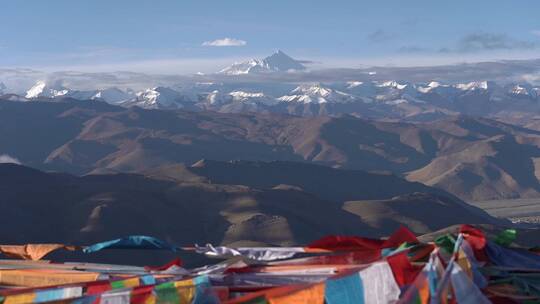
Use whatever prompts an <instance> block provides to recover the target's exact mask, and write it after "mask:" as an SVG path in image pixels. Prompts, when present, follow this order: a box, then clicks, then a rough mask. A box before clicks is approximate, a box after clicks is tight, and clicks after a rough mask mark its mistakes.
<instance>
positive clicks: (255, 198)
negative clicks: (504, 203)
mask: <svg viewBox="0 0 540 304" xmlns="http://www.w3.org/2000/svg"><path fill="white" fill-rule="evenodd" d="M283 166H284V164H282V163H266V164H264V163H246V164H239V165H238V168H236V165H235V164H234V163H233V164H232V165H231V164H221V163H215V162H212V163H211V164H206V165H205V167H204V168H206V170H207V171H205V172H202V173H201V172H198V171H197V170H200V169H201V167H198V168H189V171H192V170H193V172H195V173H193V172H192V173H191V174H192V175H191V176H190V181H182V179H183V177H186V176H187V175H184V174H180V175H179V176H180V178H178V177H177V178H176V179H175V178H166V179H165V178H162V177H163V176H164V175H160V176H161V178H159V179H156V178H151V177H148V176H143V175H135V174H112V175H87V176H83V177H76V176H72V175H66V174H58V173H44V172H41V171H37V170H34V169H30V168H27V167H23V166H19V165H12V164H1V165H0V192H1V193H2V198H1V199H0V208H1V210H2V212H1V213H0V221H1V222H2V223H3V229H2V231H1V232H0V241H1V243H21V242H70V243H82V244H87V243H91V242H96V241H102V240H106V239H112V238H117V237H121V236H126V235H132V234H144V235H152V236H155V237H159V238H161V239H164V240H167V241H169V242H173V243H175V244H179V245H189V244H193V243H206V242H211V243H214V244H220V243H223V244H232V243H234V244H242V243H249V244H253V243H255V244H277V245H292V244H306V243H308V242H310V241H311V240H313V239H316V238H319V237H322V236H324V235H327V234H349V235H350V234H358V231H362V235H366V236H373V237H375V236H377V237H379V236H385V235H388V234H389V233H391V231H392V230H393V229H394V228H395V226H396V225H397V223H405V224H407V223H411V221H409V220H403V219H406V218H411V220H414V221H415V223H417V224H415V225H412V226H411V228H412V229H413V230H414V231H415V232H419V233H425V232H430V231H432V230H435V229H441V228H443V227H445V226H446V225H448V224H459V223H463V222H464V221H466V222H468V223H489V224H496V225H501V224H505V222H503V221H500V220H497V219H494V218H492V217H490V216H488V215H487V214H486V213H484V212H483V211H481V210H480V209H477V208H475V207H471V206H469V205H467V204H465V203H463V202H462V201H460V200H459V199H456V198H454V197H452V196H451V195H449V194H446V193H444V192H442V191H440V190H436V189H429V187H426V186H423V185H419V184H417V183H410V182H406V181H403V180H401V181H399V183H400V185H401V186H400V187H399V189H397V188H396V189H394V193H393V194H396V195H398V196H397V197H394V198H392V199H391V201H399V204H400V207H399V208H405V206H407V205H409V206H411V207H412V208H414V209H415V210H416V209H418V208H420V207H421V208H422V209H423V212H421V213H415V212H409V213H407V212H402V211H401V209H399V208H397V209H396V210H398V211H397V212H400V214H401V216H400V217H396V218H395V219H389V218H388V214H389V213H388V210H386V209H384V208H383V209H377V208H373V207H372V205H373V204H372V203H371V202H366V203H365V205H364V203H361V202H347V203H345V200H348V201H353V200H354V201H358V200H365V199H379V198H380V199H383V198H386V197H387V195H388V191H386V189H385V188H384V187H380V186H378V185H379V184H380V183H382V184H384V183H385V182H388V185H389V186H392V185H395V184H396V183H398V181H396V179H397V178H396V177H393V176H388V175H377V174H368V173H364V172H357V171H346V170H337V169H330V168H324V167H320V166H314V165H302V166H300V167H296V168H295V170H296V171H297V174H296V175H297V176H300V175H304V176H309V175H311V174H315V173H316V174H317V175H318V176H317V178H315V179H305V180H303V184H300V185H295V186H285V185H283V184H281V185H279V184H276V185H275V186H273V185H274V180H275V181H276V183H277V181H279V180H282V181H284V182H292V183H295V180H294V177H293V178H292V179H290V178H288V177H287V175H288V173H289V172H287V171H283V172H282V173H281V175H280V174H278V172H279V171H281V169H282V168H283ZM204 168H203V169H204ZM250 168H251V169H250ZM261 168H262V169H261ZM168 170H169V172H172V171H174V169H171V168H168ZM249 170H254V171H257V170H265V171H266V170H268V171H270V172H272V173H271V175H272V178H270V179H267V180H263V181H255V182H252V183H251V184H253V185H245V184H242V183H244V182H245V183H247V181H248V179H249V177H250V176H246V177H244V178H238V177H240V176H242V175H243V174H244V173H245V172H246V171H249ZM210 171H211V172H210ZM209 172H210V173H209ZM351 172H353V173H351ZM197 174H201V175H204V176H201V177H200V178H201V179H200V180H199V181H194V180H193V177H194V176H195V175H197ZM229 174H231V176H232V180H230V181H229V182H233V181H234V182H235V184H226V183H224V182H225V181H224V180H220V178H219V176H225V175H229ZM209 176H210V177H209ZM355 176H359V177H360V178H359V179H357V182H351V183H348V184H347V185H340V183H341V181H343V180H344V179H350V178H354V177H355ZM204 179H207V180H206V181H204ZM211 180H214V181H212V182H211ZM270 180H271V181H270ZM322 183H324V184H325V186H326V187H322V186H321V184H322ZM254 184H257V186H255V185H254ZM300 188H302V189H303V190H302V189H300ZM370 188H371V190H370V191H366V192H365V193H364V191H362V190H365V189H370ZM306 189H311V190H313V192H310V191H307V190H306ZM418 190H426V191H429V192H431V193H429V194H428V193H424V194H413V195H408V193H411V192H415V191H418ZM441 202H442V203H441ZM344 203H345V205H344ZM380 205H382V203H381V204H380ZM456 214H459V215H460V216H452V217H449V216H448V215H456ZM442 219H444V220H442ZM374 221H375V222H377V221H379V223H383V222H384V223H386V222H387V221H393V222H392V223H391V224H388V225H386V224H385V225H384V227H380V226H378V225H375V224H374Z"/></svg>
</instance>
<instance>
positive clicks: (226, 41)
mask: <svg viewBox="0 0 540 304" xmlns="http://www.w3.org/2000/svg"><path fill="white" fill-rule="evenodd" d="M245 45H247V42H246V41H245V40H240V39H234V38H223V39H216V40H213V41H205V42H203V43H202V46H245Z"/></svg>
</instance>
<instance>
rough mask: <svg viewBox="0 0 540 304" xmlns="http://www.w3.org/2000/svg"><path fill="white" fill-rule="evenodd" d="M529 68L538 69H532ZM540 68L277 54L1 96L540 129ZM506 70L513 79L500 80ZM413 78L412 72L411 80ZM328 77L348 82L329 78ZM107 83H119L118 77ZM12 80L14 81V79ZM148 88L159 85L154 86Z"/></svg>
mask: <svg viewBox="0 0 540 304" xmlns="http://www.w3.org/2000/svg"><path fill="white" fill-rule="evenodd" d="M525 63H526V64H529V65H530V66H525ZM456 68H461V69H462V76H461V78H460V79H456V77H455V76H453V74H454V73H456V72H455V71H454V69H456ZM471 70H472V72H471ZM539 70H540V64H539V63H538V62H536V61H526V62H519V61H516V62H498V63H485V64H476V65H463V66H445V67H426V68H393V69H392V68H372V69H366V70H350V71H345V72H344V71H337V70H327V71H325V70H322V71H317V70H314V71H312V70H309V69H307V68H306V66H304V65H303V64H302V62H301V61H298V60H295V59H293V58H291V57H289V56H288V55H286V54H285V53H284V52H282V51H277V52H276V53H274V54H273V55H270V56H268V57H266V58H264V59H260V60H259V59H253V60H250V61H246V62H244V63H237V64H233V65H231V66H230V67H228V68H226V69H224V70H222V71H220V72H218V73H215V74H213V75H204V76H201V75H195V76H192V77H187V78H184V79H183V80H179V79H177V82H175V83H174V84H171V82H170V81H171V80H170V79H169V81H165V80H163V79H162V80H161V81H160V82H161V83H167V82H168V83H169V85H164V84H162V85H157V86H151V87H146V88H143V89H140V90H133V89H130V88H126V87H125V84H124V85H122V87H115V86H112V85H111V84H110V85H109V86H100V88H94V89H91V90H84V89H76V88H73V87H71V86H70V84H73V85H75V86H80V84H79V85H77V83H78V81H79V80H77V79H80V80H81V81H82V80H83V79H86V82H87V83H88V82H90V83H91V82H92V81H95V79H94V80H92V78H96V77H100V76H99V75H92V74H89V75H85V74H80V73H79V74H77V73H70V74H66V75H64V76H60V75H58V74H55V76H52V75H50V76H47V77H48V78H49V80H43V79H40V80H37V81H36V82H35V83H34V84H33V85H31V86H29V87H28V88H26V89H24V90H23V93H20V91H21V90H20V89H19V90H17V89H14V88H12V87H11V86H8V85H5V84H3V85H2V86H1V87H0V94H15V95H10V96H9V97H5V98H4V99H12V100H22V101H24V100H41V101H55V100H58V99H61V98H66V97H69V98H73V99H78V100H101V101H106V102H108V103H111V104H116V105H122V106H125V107H130V106H139V107H142V108H147V109H187V110H193V111H201V110H211V111H217V112H222V113H243V112H261V113H269V112H274V113H287V114H293V115H299V116H326V115H330V116H337V115H341V114H351V115H355V116H358V117H363V118H369V119H378V120H392V121H410V122H424V121H435V120H437V119H439V118H445V117H451V116H455V115H460V114H464V115H471V116H482V117H489V118H495V119H499V120H501V121H506V122H510V123H516V124H520V125H523V126H528V127H532V128H535V123H534V122H535V121H536V118H537V117H536V113H538V112H539V111H540V108H539V105H540V102H539V100H540V93H539V92H540V83H538V79H540V78H539V76H538V71H539ZM499 71H506V72H507V74H506V75H504V76H503V75H500V74H498V73H499ZM406 72H409V74H408V75H407V77H404V75H403V74H404V73H406ZM482 73H484V74H485V75H482ZM6 75H8V76H9V73H8V74H6ZM324 75H337V76H338V77H341V78H340V79H332V80H328V79H325V77H324ZM339 75H341V76H339ZM443 75H444V76H443ZM102 76H105V75H102ZM132 76H133V75H132ZM5 77H7V76H5ZM10 77H11V76H10ZM107 77H109V78H110V80H114V77H115V76H113V75H109V76H107ZM122 77H123V78H124V77H127V76H126V75H123V76H122ZM389 77H395V78H389ZM479 77H485V78H479ZM148 78H149V79H152V77H150V76H149V77H148ZM420 78H422V79H423V80H419V79H420ZM1 79H2V73H0V80H1ZM6 79H7V80H6V81H12V80H10V79H9V77H8V78H6ZM147 82H150V83H155V81H154V80H148V81H147ZM137 86H140V85H137Z"/></svg>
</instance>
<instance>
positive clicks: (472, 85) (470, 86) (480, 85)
mask: <svg viewBox="0 0 540 304" xmlns="http://www.w3.org/2000/svg"><path fill="white" fill-rule="evenodd" d="M491 85H493V83H490V82H488V81H472V82H469V83H458V84H456V85H455V86H454V87H455V88H457V89H459V90H462V91H477V90H487V89H490V88H491Z"/></svg>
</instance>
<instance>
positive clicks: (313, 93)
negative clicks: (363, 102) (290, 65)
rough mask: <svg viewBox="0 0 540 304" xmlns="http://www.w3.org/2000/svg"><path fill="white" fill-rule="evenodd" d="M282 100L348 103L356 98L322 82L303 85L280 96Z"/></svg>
mask: <svg viewBox="0 0 540 304" xmlns="http://www.w3.org/2000/svg"><path fill="white" fill-rule="evenodd" d="M278 100H279V101H282V102H298V103H347V102H352V101H354V100H355V97H354V96H353V95H350V94H347V93H344V92H341V91H337V90H334V89H331V88H328V87H324V86H322V85H321V84H314V85H301V86H299V87H297V88H296V89H294V90H292V91H291V93H290V94H289V95H285V96H282V97H279V98H278Z"/></svg>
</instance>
